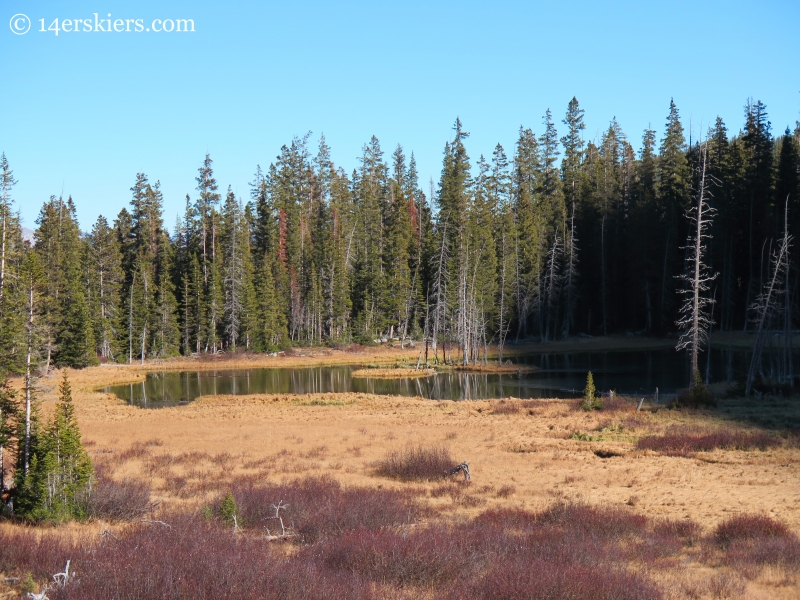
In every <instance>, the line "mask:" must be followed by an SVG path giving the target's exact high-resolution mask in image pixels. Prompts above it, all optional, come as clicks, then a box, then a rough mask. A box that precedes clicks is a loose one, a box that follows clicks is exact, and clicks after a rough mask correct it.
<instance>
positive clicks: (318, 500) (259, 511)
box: [216, 476, 429, 543]
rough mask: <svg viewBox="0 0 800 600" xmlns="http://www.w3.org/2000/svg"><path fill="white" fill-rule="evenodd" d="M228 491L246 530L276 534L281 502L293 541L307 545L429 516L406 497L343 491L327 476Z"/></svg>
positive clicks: (241, 485) (388, 492)
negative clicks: (340, 535)
mask: <svg viewBox="0 0 800 600" xmlns="http://www.w3.org/2000/svg"><path fill="white" fill-rule="evenodd" d="M231 491H232V492H233V496H234V498H235V499H236V505H237V506H238V508H239V513H240V515H241V517H242V521H243V525H244V526H245V527H248V528H253V529H255V528H257V529H263V528H264V527H268V528H269V529H270V530H271V531H273V532H274V531H275V530H277V529H279V528H280V525H279V522H278V521H277V520H276V519H274V517H275V509H274V508H272V505H273V504H277V503H278V502H279V501H282V502H283V503H284V504H286V505H288V508H287V509H286V510H285V511H281V517H282V518H283V522H284V524H285V525H286V526H287V527H294V532H295V533H296V534H297V535H298V539H297V541H298V542H305V543H311V542H314V541H317V540H319V539H321V538H325V537H329V536H332V535H339V534H341V533H344V532H348V531H354V530H356V529H380V528H382V527H389V526H394V525H402V524H405V523H410V522H413V521H415V520H416V519H417V518H418V517H420V516H422V515H426V514H428V513H429V510H428V509H423V508H422V507H421V506H419V505H418V504H417V503H416V501H415V500H414V497H413V495H412V494H410V493H408V492H399V491H394V490H380V489H371V488H363V489H360V488H343V487H342V486H341V485H340V484H339V482H338V481H336V480H335V479H333V478H331V477H327V476H324V477H309V478H307V479H296V480H294V481H292V482H289V483H284V484H271V483H267V484H254V483H252V480H250V482H248V483H242V482H241V480H240V481H237V482H236V483H234V485H233V486H232V488H231ZM221 499H222V498H221V497H220V499H219V500H221ZM216 504H219V502H217V503H216Z"/></svg>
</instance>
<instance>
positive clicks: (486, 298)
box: [0, 98, 800, 372]
mask: <svg viewBox="0 0 800 600" xmlns="http://www.w3.org/2000/svg"><path fill="white" fill-rule="evenodd" d="M744 112H745V120H744V125H743V128H742V129H741V130H740V131H739V132H738V133H736V134H730V133H729V131H728V129H727V127H726V125H725V123H723V121H722V120H721V119H719V118H718V119H717V120H716V122H715V123H714V124H713V126H711V127H710V128H709V129H708V130H707V132H705V133H704V134H703V136H702V139H695V140H692V139H690V140H688V141H687V139H686V134H685V131H684V127H683V125H682V123H681V119H680V116H679V112H678V109H677V107H676V106H675V104H674V103H673V102H670V107H669V113H668V116H667V120H666V125H665V128H664V131H663V133H662V134H661V136H660V139H659V135H658V133H657V132H656V131H654V130H652V129H647V130H645V131H644V133H643V135H642V141H641V147H640V149H639V150H638V151H636V150H634V147H633V145H632V143H631V142H630V141H629V139H628V137H627V136H626V135H625V134H624V133H623V131H622V129H621V128H620V126H619V124H618V123H617V122H616V120H612V121H611V123H610V124H609V126H608V129H607V130H606V131H605V132H604V133H603V134H602V135H601V136H600V137H599V139H595V140H592V141H588V142H587V141H585V140H584V130H585V126H584V122H583V116H584V113H583V110H582V109H581V108H580V106H579V104H578V101H577V100H576V99H574V98H573V99H572V101H570V102H569V105H568V108H567V111H566V115H565V117H564V118H563V120H562V125H563V127H562V128H561V134H559V132H558V130H557V126H556V123H555V121H554V119H553V116H552V114H551V113H550V111H549V110H548V111H547V112H546V114H545V115H544V117H543V122H542V126H541V128H540V130H539V131H540V132H539V133H538V134H537V133H536V132H534V130H533V129H530V128H520V130H519V137H518V139H517V142H516V145H515V148H514V150H513V155H512V156H511V157H510V158H509V156H508V154H507V153H506V150H505V149H504V148H503V147H502V146H501V145H499V144H498V145H497V146H496V147H495V148H494V149H493V151H492V153H491V156H490V157H489V158H486V157H485V156H483V155H481V156H480V157H479V158H478V160H477V161H474V162H473V161H472V160H471V159H470V157H469V156H468V154H467V139H468V135H469V134H468V133H467V132H466V131H465V130H464V128H463V126H462V124H461V122H460V121H459V120H457V121H456V123H455V126H454V134H453V138H452V139H451V140H450V141H448V142H447V144H446V145H445V148H444V157H443V164H442V171H441V176H440V178H439V181H438V184H434V182H433V181H431V182H430V184H429V187H428V189H427V191H424V190H423V189H422V187H421V184H420V182H419V177H418V171H417V164H416V161H415V158H414V155H413V154H411V156H410V158H407V157H406V155H405V153H404V150H403V148H402V147H400V146H398V147H397V148H396V149H395V150H394V152H393V153H392V154H391V156H390V157H386V156H385V155H384V152H383V150H382V149H381V146H380V143H379V141H378V140H377V139H376V138H375V137H373V138H372V139H371V140H370V141H369V142H368V143H367V144H366V145H365V146H364V147H363V151H362V154H361V157H360V159H359V163H358V167H357V168H356V169H355V170H354V171H353V172H352V173H350V174H348V173H346V172H345V171H344V170H343V169H342V168H341V167H337V166H336V165H334V163H333V161H332V160H331V152H330V148H329V147H328V145H327V144H326V142H325V138H324V136H323V137H322V138H321V139H320V141H319V146H318V148H317V150H316V152H315V153H314V152H312V150H311V149H310V147H309V136H308V135H306V136H304V137H301V138H296V139H294V140H293V141H292V142H291V144H289V145H286V146H284V147H283V148H282V149H281V152H280V155H279V156H278V157H277V159H276V160H275V162H274V163H272V164H271V165H269V167H268V168H267V169H266V170H262V169H261V167H258V168H257V170H256V173H255V176H254V178H253V181H252V183H251V184H250V186H251V189H250V197H249V198H248V199H247V201H246V202H245V201H243V200H242V199H241V198H237V197H236V195H235V194H234V193H233V192H232V191H231V188H230V187H228V189H227V191H226V192H221V191H220V188H219V185H218V184H217V181H216V179H215V177H214V171H213V163H212V160H211V157H210V156H206V157H205V160H204V161H203V164H202V166H201V167H200V168H199V169H198V173H197V179H196V180H197V189H196V193H195V194H194V195H193V197H192V196H190V195H187V196H186V207H185V211H184V214H183V216H182V217H180V218H179V219H178V221H177V222H176V224H175V226H174V228H173V233H172V234H170V233H169V232H168V230H167V228H166V227H165V224H164V220H163V195H162V192H161V190H160V185H159V183H158V182H155V183H151V182H150V180H149V179H148V177H147V176H146V175H145V174H144V173H139V174H137V175H136V179H135V182H134V184H133V186H132V187H131V200H130V206H129V207H128V208H124V209H123V210H122V211H121V212H120V213H119V214H118V215H117V216H116V218H115V219H114V221H113V222H111V223H110V222H109V221H108V220H107V219H106V218H104V217H102V216H101V217H99V218H98V220H97V222H96V223H95V224H94V225H93V226H92V228H91V231H89V232H87V233H82V232H81V230H80V228H79V225H78V221H77V218H76V211H75V205H74V203H73V200H72V198H67V199H66V200H65V199H63V198H60V197H55V196H53V197H51V198H50V199H49V200H48V201H47V202H45V204H44V206H43V207H42V209H41V212H40V214H39V217H38V219H37V222H36V225H37V228H36V231H35V236H34V243H33V245H30V246H29V245H28V244H26V243H23V240H22V236H21V229H20V223H19V217H18V215H17V214H16V213H15V211H14V208H13V193H12V192H13V187H14V184H15V183H16V181H15V179H14V177H13V172H12V170H11V169H10V167H9V164H8V161H7V160H6V158H5V155H3V157H2V163H0V176H1V177H2V181H0V184H1V185H2V189H1V190H0V191H2V205H1V206H0V219H1V220H2V223H1V225H2V232H0V233H1V235H2V244H1V248H0V346H2V347H0V360H2V361H3V365H2V367H3V368H4V369H5V370H7V371H11V372H26V371H27V372H30V369H31V365H35V366H38V365H44V369H45V370H47V369H49V368H50V365H51V364H56V365H69V366H73V367H83V366H87V365H90V364H93V363H96V362H97V361H98V359H103V360H110V361H119V362H133V361H139V360H144V359H146V358H155V357H169V356H173V355H177V354H184V355H188V354H193V353H216V352H221V351H225V352H236V351H242V350H250V351H258V352H265V351H275V350H278V349H281V348H285V347H288V346H291V345H308V344H312V345H313V344H348V343H352V342H360V343H371V342H372V341H374V340H376V339H387V338H398V339H399V340H401V341H402V343H406V342H407V341H409V340H412V339H414V340H420V339H423V338H424V339H425V340H427V341H428V342H429V343H430V344H431V346H432V348H433V350H434V352H435V353H436V356H437V358H438V357H439V353H440V352H441V351H442V349H444V350H445V352H447V355H446V356H447V358H448V359H450V358H452V355H453V352H456V353H457V354H458V360H463V361H464V362H467V361H475V360H479V359H484V358H485V357H486V352H487V346H488V345H489V344H498V345H499V346H500V349H501V360H502V346H503V345H504V344H505V343H506V342H508V341H518V340H522V339H527V338H531V337H535V338H536V339H540V340H543V341H546V340H553V339H561V338H565V337H567V336H570V335H574V334H576V333H589V334H610V333H614V332H625V331H641V332H647V333H653V334H665V333H669V332H671V331H674V330H675V328H676V325H675V323H676V320H677V319H678V318H679V314H678V313H679V308H680V306H679V292H680V287H681V279H680V277H679V275H680V274H681V273H682V272H683V271H684V267H685V264H686V261H687V260H688V259H687V257H688V250H687V243H686V240H687V237H688V236H689V235H690V233H691V232H690V231H689V221H688V220H687V219H686V217H685V215H686V213H687V211H688V210H689V209H690V207H691V206H692V201H693V197H694V195H695V191H696V190H697V186H698V177H699V175H698V174H699V172H700V162H701V155H702V156H703V157H705V158H704V159H703V161H704V167H705V170H704V176H705V178H706V180H707V181H708V182H711V183H710V184H709V185H708V186H707V187H708V202H709V205H710V206H711V207H712V208H713V209H714V210H715V212H716V217H715V219H714V222H713V226H712V227H711V229H710V230H709V235H710V236H711V237H710V239H709V241H708V248H707V251H706V254H705V255H704V256H705V259H706V261H707V265H706V266H707V267H708V269H709V272H713V273H718V274H719V276H718V277H717V278H716V279H715V280H714V282H713V289H711V290H710V293H711V294H712V295H713V299H715V301H716V302H715V304H714V308H713V310H714V315H713V320H714V321H715V323H716V325H715V327H716V328H718V329H721V330H725V331H731V330H743V329H744V330H746V329H748V328H749V327H750V328H751V327H752V324H751V318H752V315H751V306H752V305H753V303H754V302H755V301H756V300H757V297H758V296H759V293H760V290H761V288H762V284H763V282H764V280H765V278H766V277H768V273H769V261H770V254H771V253H770V249H771V244H772V240H774V239H777V238H779V237H781V235H782V232H783V219H784V209H785V207H787V206H788V223H789V230H790V233H792V235H794V236H796V235H798V229H800V207H799V206H798V181H799V180H798V170H799V169H800V125H798V127H797V128H796V129H795V130H794V131H793V132H792V131H790V130H789V129H788V128H787V129H786V131H785V132H784V134H783V135H779V136H773V134H772V131H771V124H770V123H769V121H768V117H767V112H766V107H765V106H764V104H763V103H761V102H760V101H759V102H753V101H749V102H748V103H747V105H746V106H745V111H744ZM795 272H796V269H793V270H792V272H790V274H789V278H788V289H789V292H787V293H788V296H787V297H790V298H791V300H792V302H791V306H792V307H793V309H792V313H791V314H790V319H793V318H795V317H796V313H797V305H798V303H797V298H796V296H797V285H796V284H795V283H794V282H795V281H797V278H796V277H795V276H794V274H795Z"/></svg>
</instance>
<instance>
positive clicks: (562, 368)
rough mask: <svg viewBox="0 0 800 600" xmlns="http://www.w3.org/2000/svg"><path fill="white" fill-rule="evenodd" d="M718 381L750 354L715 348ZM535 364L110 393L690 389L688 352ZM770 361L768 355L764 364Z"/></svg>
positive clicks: (195, 377)
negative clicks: (508, 370)
mask: <svg viewBox="0 0 800 600" xmlns="http://www.w3.org/2000/svg"><path fill="white" fill-rule="evenodd" d="M706 360H707V361H708V364H704V366H705V368H706V371H707V372H708V373H709V374H710V379H711V381H720V380H726V381H730V380H733V379H741V377H742V374H743V373H744V372H745V370H746V366H747V361H748V360H749V353H748V352H746V351H743V350H738V349H737V350H731V349H714V350H712V352H711V354H710V356H708V355H706V356H704V357H703V361H704V362H705V361H706ZM516 361H517V362H518V363H519V364H526V365H534V366H536V367H537V368H538V370H537V371H536V372H534V373H525V374H512V375H491V374H471V373H440V374H437V375H435V376H433V377H427V378H423V379H390V380H386V379H363V378H353V377H352V370H353V369H355V368H356V367H350V366H337V367H312V368H298V369H242V370H218V371H197V372H188V371H186V372H164V373H152V374H150V375H148V377H147V379H146V381H143V382H141V383H136V384H130V385H120V386H110V387H107V388H105V389H104V391H106V392H110V393H114V394H116V395H118V396H119V397H120V398H123V399H124V400H125V401H127V402H129V403H131V404H137V405H139V406H143V407H148V408H153V407H161V406H174V405H176V404H181V403H185V402H191V401H192V400H194V399H195V398H197V397H198V396H202V395H207V394H237V395H238V394H261V393H278V394H280V393H285V394H312V393H324V392H365V393H371V394H390V395H400V396H421V397H423V398H431V399H436V400H445V399H446V400H463V399H479V398H505V397H509V396H513V397H515V398H542V397H547V398H553V397H561V398H566V397H573V396H575V395H579V394H580V393H581V390H582V389H583V387H584V385H585V383H586V372H587V371H592V372H593V374H594V380H595V385H596V386H597V388H598V389H599V390H609V389H614V390H617V391H618V392H620V393H626V394H643V395H644V394H652V393H653V392H654V391H655V389H656V388H659V390H660V392H661V393H672V392H674V391H676V390H677V389H678V388H680V387H683V386H685V385H686V383H687V381H688V373H689V364H688V357H687V355H686V353H683V352H682V353H678V352H675V351H673V350H652V351H636V352H628V351H626V352H582V353H569V354H563V353H562V354H537V355H531V356H526V357H519V358H517V359H516ZM769 361H770V357H769V356H768V355H767V356H765V365H767V366H768V365H769Z"/></svg>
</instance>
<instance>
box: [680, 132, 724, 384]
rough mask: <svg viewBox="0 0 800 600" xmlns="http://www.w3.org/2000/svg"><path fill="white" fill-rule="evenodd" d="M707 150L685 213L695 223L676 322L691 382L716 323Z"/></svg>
mask: <svg viewBox="0 0 800 600" xmlns="http://www.w3.org/2000/svg"><path fill="white" fill-rule="evenodd" d="M706 152H707V150H706V148H705V147H704V148H703V157H702V163H701V166H700V178H699V182H698V186H697V203H696V204H695V205H694V206H692V208H690V209H689V211H688V212H687V214H686V217H687V218H688V220H689V222H690V223H691V225H692V233H691V234H690V235H691V237H690V238H689V242H690V243H689V245H687V246H685V247H684V248H685V249H686V250H688V252H689V259H688V261H687V269H686V272H685V273H684V274H683V275H680V276H679V278H680V279H682V280H683V281H684V282H685V284H686V285H685V287H684V289H683V290H681V291H680V293H681V294H683V295H684V296H685V297H686V300H685V301H684V303H683V306H682V307H681V310H680V313H679V318H678V321H677V322H676V323H675V324H676V325H677V326H678V327H679V328H680V329H681V330H682V332H683V333H682V334H681V337H680V339H679V340H678V345H677V346H676V350H684V349H685V348H688V349H689V352H690V353H691V363H692V365H691V377H690V385H692V386H694V385H696V384H697V383H699V382H698V381H697V380H698V379H699V377H700V369H699V368H698V355H699V353H700V350H701V348H702V346H703V345H704V344H705V343H706V342H707V341H708V331H709V329H711V325H713V323H714V321H713V320H712V318H711V316H710V315H709V314H708V309H709V307H711V306H712V305H713V304H714V300H713V299H712V298H709V297H708V296H707V295H706V293H707V292H708V290H709V283H711V282H712V281H713V280H714V279H716V277H717V274H716V273H714V274H713V275H712V274H711V273H710V272H709V269H708V266H707V265H706V264H705V254H706V244H705V240H708V239H711V235H710V234H709V233H708V229H709V226H710V225H711V220H712V219H713V217H714V214H715V213H716V210H714V209H713V208H711V207H710V206H709V205H708V203H707V202H706V198H707V197H708V196H709V192H708V177H707V175H706V163H707V157H706Z"/></svg>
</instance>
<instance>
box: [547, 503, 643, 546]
mask: <svg viewBox="0 0 800 600" xmlns="http://www.w3.org/2000/svg"><path fill="white" fill-rule="evenodd" d="M537 520H538V521H539V522H540V523H543V524H548V525H557V526H560V527H563V528H567V529H572V530H576V531H580V532H583V533H588V534H590V535H592V536H597V537H599V538H601V539H609V540H611V539H621V538H624V537H628V536H631V535H634V534H641V533H643V532H644V531H645V529H646V527H647V517H645V516H643V515H638V514H636V513H634V512H631V511H630V510H628V509H625V508H621V507H615V506H610V507H605V508H600V507H596V506H590V505H588V504H580V503H566V502H563V503H558V504H554V505H553V506H551V507H549V508H547V509H546V510H545V511H543V512H542V513H540V514H539V515H538V516H537Z"/></svg>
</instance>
